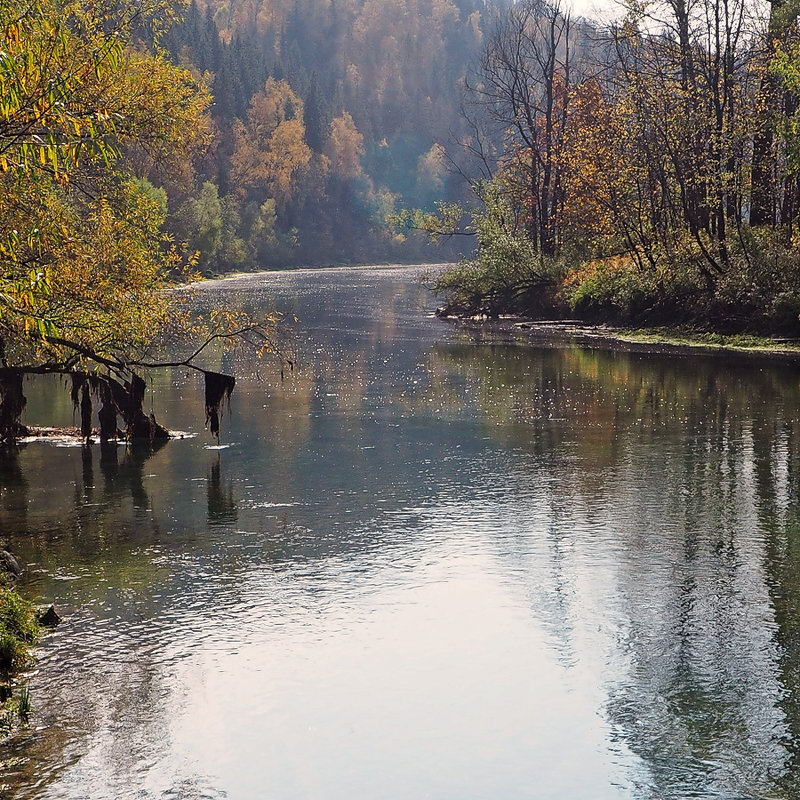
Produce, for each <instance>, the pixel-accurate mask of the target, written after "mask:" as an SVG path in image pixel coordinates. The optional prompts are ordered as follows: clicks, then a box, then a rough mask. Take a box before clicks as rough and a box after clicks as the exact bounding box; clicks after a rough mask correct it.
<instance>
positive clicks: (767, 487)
mask: <svg viewBox="0 0 800 800" xmlns="http://www.w3.org/2000/svg"><path fill="white" fill-rule="evenodd" d="M418 272H419V270H416V269H413V268H401V267H385V268H371V269H333V270H324V271H315V270H298V271H291V272H278V273H268V274H264V275H257V276H246V277H241V278H235V279H229V280H225V281H220V282H211V283H208V284H206V285H205V286H204V287H203V290H202V291H203V295H204V297H205V298H208V299H209V300H212V301H213V302H215V303H221V304H223V305H225V306H227V307H232V308H236V307H246V308H250V309H256V308H264V309H270V308H277V309H278V310H281V311H282V312H283V313H284V314H285V316H286V318H287V319H288V320H291V319H292V318H293V317H294V316H296V317H297V320H298V321H297V323H292V326H293V328H294V329H295V340H296V348H297V366H296V368H295V370H294V372H293V373H288V372H287V374H286V375H285V379H284V380H283V381H281V378H280V375H279V373H278V370H277V369H276V368H275V367H274V366H273V365H272V364H271V363H270V362H268V361H265V362H264V363H263V364H260V365H258V364H254V363H253V362H251V361H249V360H247V359H245V358H240V359H239V360H238V361H237V360H236V359H235V358H233V357H231V356H227V355H225V354H215V355H214V356H213V358H212V363H209V364H208V366H209V367H210V368H212V369H235V370H236V371H237V374H238V375H239V378H238V382H237V387H236V390H235V392H234V395H233V404H232V409H231V412H230V413H228V412H227V411H226V412H225V414H224V416H223V418H222V436H221V441H220V443H219V444H217V443H216V442H215V441H214V440H213V439H212V438H211V437H210V435H209V434H208V433H207V432H205V431H204V430H203V423H204V414H203V397H202V388H201V386H200V385H199V383H198V381H197V379H196V377H195V376H193V375H187V374H186V371H185V370H174V371H172V372H170V373H165V374H162V375H161V376H158V377H156V378H155V379H154V383H153V385H152V387H151V388H152V397H153V400H152V403H153V410H154V411H155V412H156V415H157V416H158V418H159V420H160V421H161V422H163V423H164V424H166V425H167V426H168V427H170V428H172V429H175V430H179V431H183V432H185V433H186V434H187V435H186V436H185V437H184V438H181V439H176V440H173V441H170V442H169V443H167V444H166V445H165V446H163V447H162V448H160V449H158V450H157V452H155V453H152V454H150V453H147V454H142V453H136V452H128V451H126V450H125V448H123V447H120V448H116V449H113V450H112V451H108V450H106V451H105V452H101V450H100V448H99V446H97V445H95V446H94V447H92V448H90V449H88V450H87V449H81V448H80V447H68V446H62V447H59V446H54V445H53V444H52V443H48V444H46V443H32V444H29V445H27V446H25V447H23V448H21V449H20V451H19V453H18V454H5V455H4V456H3V457H2V459H0V530H2V534H3V537H4V538H5V541H6V542H7V543H8V544H9V545H10V546H11V549H12V550H13V551H14V553H15V554H16V555H17V557H18V558H19V560H20V562H21V563H22V564H23V565H24V567H25V570H26V572H25V576H24V580H23V582H22V585H21V589H22V591H23V592H24V593H25V594H27V595H28V596H30V597H32V598H34V599H36V600H37V601H38V602H42V603H45V602H47V603H49V602H54V603H55V604H56V607H57V608H58V610H59V612H60V613H61V614H62V616H63V617H64V622H63V623H62V624H61V625H60V626H59V627H58V628H57V629H56V630H55V632H54V633H52V634H50V635H48V636H46V637H45V638H44V639H43V641H42V643H41V646H40V647H39V648H38V649H37V656H38V661H37V666H36V669H35V671H34V672H33V674H32V675H31V676H30V680H29V686H30V694H31V701H32V704H33V713H32V716H31V722H30V725H29V726H28V728H26V729H25V730H23V731H22V732H20V733H19V734H18V735H17V736H15V737H14V738H13V739H12V740H11V741H9V742H7V743H6V744H5V746H4V747H3V756H2V757H3V758H4V759H11V758H13V759H17V760H15V761H13V762H11V763H12V766H11V767H10V768H9V769H7V770H6V773H5V774H4V776H3V781H4V782H5V787H4V789H3V792H4V794H2V795H0V796H4V797H14V798H25V799H27V798H36V799H37V800H54V799H55V798H58V800H65V799H70V798H75V799H76V800H78V799H80V800H84V799H85V798H91V800H107V799H108V800H110V799H111V798H114V799H115V800H119V799H120V798H122V799H127V798H131V799H133V798H147V799H148V800H149V799H150V798H160V799H163V800H166V799H167V798H174V800H194V798H208V799H209V800H218V799H219V798H229V800H251V799H252V800H261V798H271V799H273V800H284V798H285V799H287V800H288V798H323V799H324V800H353V798H369V799H370V800H378V799H382V798H386V800H389V798H392V799H397V798H401V799H402V798H409V799H412V798H413V799H414V800H416V799H417V798H435V799H437V800H451V799H453V800H455V798H458V800H464V799H466V798H473V799H475V800H478V799H480V800H484V799H485V800H489V799H491V800H497V799H498V798H514V799H515V800H516V799H518V798H532V799H535V800H549V799H551V798H552V799H553V800H556V798H558V800H581V799H582V798H585V799H586V800H606V799H611V798H615V799H623V798H647V799H648V800H655V798H661V799H662V800H667V799H669V800H673V799H674V800H678V799H679V798H680V799H683V798H689V797H691V798H730V799H731V800H733V798H736V799H737V800H745V799H748V798H753V799H754V800H755V798H781V799H784V798H785V799H786V800H789V798H797V797H798V796H800V764H798V754H799V753H800V505H799V504H798V490H799V489H800V381H798V372H797V369H796V368H795V367H790V366H780V365H775V366H772V365H765V364H755V363H750V362H742V361H736V360H728V359H724V358H710V357H701V356H695V357H687V356H672V357H668V356H645V355H641V354H639V355H637V354H626V353H614V352H607V351H603V350H599V349H594V350H593V349H587V348H586V347H585V346H582V345H580V344H578V343H574V342H569V341H566V342H563V343H561V344H559V345H554V344H550V343H544V342H542V343H540V344H538V345H537V344H536V342H535V341H534V342H533V343H531V342H530V341H529V340H528V339H526V338H525V336H527V334H524V333H519V334H514V335H512V334H509V335H503V336H495V335H492V334H490V333H486V332H480V331H469V330H464V329H462V328H460V327H458V326H455V325H451V324H448V323H445V322H442V321H439V320H437V319H435V318H434V317H433V316H432V313H431V312H432V309H433V305H434V300H433V299H432V298H431V297H430V295H429V294H428V293H427V292H426V290H425V289H424V288H423V287H422V286H421V285H420V283H419V282H418V281H417V276H418ZM26 393H27V394H28V397H29V405H28V409H27V411H26V415H25V418H24V419H25V421H27V422H28V423H30V424H37V423H38V424H71V423H72V409H71V406H70V403H69V398H68V392H67V391H66V390H65V389H64V388H63V386H61V385H59V383H58V382H56V381H47V380H44V379H40V380H39V381H38V382H37V383H34V382H31V383H28V384H27V385H26ZM148 402H149V401H148Z"/></svg>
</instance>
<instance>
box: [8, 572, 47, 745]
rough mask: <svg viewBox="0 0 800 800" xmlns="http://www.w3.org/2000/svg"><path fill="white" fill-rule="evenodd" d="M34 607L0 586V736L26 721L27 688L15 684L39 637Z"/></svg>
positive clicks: (28, 704)
mask: <svg viewBox="0 0 800 800" xmlns="http://www.w3.org/2000/svg"><path fill="white" fill-rule="evenodd" d="M39 633H40V628H39V624H38V622H37V619H36V609H35V608H34V606H33V605H32V604H31V603H29V602H28V601H27V600H25V599H23V598H22V597H20V595H19V593H18V592H17V591H16V590H15V589H14V588H12V587H8V586H2V587H0V736H4V735H7V734H8V733H9V732H10V731H11V730H13V729H14V727H15V726H16V725H17V723H18V721H22V722H25V721H27V717H28V714H29V712H30V699H29V696H28V690H27V687H26V686H24V685H22V686H19V685H17V684H16V679H17V677H18V676H19V674H20V673H21V672H23V671H24V670H25V669H27V668H28V667H30V665H31V663H32V656H31V649H32V647H33V646H34V645H35V644H36V642H37V640H38V638H39Z"/></svg>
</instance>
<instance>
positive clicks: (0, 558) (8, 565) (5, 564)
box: [0, 550, 22, 577]
mask: <svg viewBox="0 0 800 800" xmlns="http://www.w3.org/2000/svg"><path fill="white" fill-rule="evenodd" d="M0 569H4V570H5V571H6V572H10V573H11V574H12V575H16V576H17V577H19V576H20V575H22V570H21V569H20V566H19V564H18V563H17V559H16V558H14V556H12V555H11V553H9V552H8V550H0Z"/></svg>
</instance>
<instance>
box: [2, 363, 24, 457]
mask: <svg viewBox="0 0 800 800" xmlns="http://www.w3.org/2000/svg"><path fill="white" fill-rule="evenodd" d="M26 402H27V400H26V399H25V395H24V394H23V393H22V373H21V372H18V371H17V370H14V369H7V368H3V369H0V443H3V444H13V443H14V442H15V441H16V439H17V437H18V436H19V435H20V434H21V433H22V432H24V429H23V428H22V426H21V425H20V422H19V419H20V417H21V416H22V412H23V410H24V408H25V404H26Z"/></svg>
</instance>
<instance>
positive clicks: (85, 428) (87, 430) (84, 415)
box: [81, 383, 92, 441]
mask: <svg viewBox="0 0 800 800" xmlns="http://www.w3.org/2000/svg"><path fill="white" fill-rule="evenodd" d="M91 435H92V398H91V397H90V395H89V384H88V383H84V384H83V388H82V389H81V436H82V437H83V438H84V439H86V440H87V441H88V439H89V437H90V436H91Z"/></svg>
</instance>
